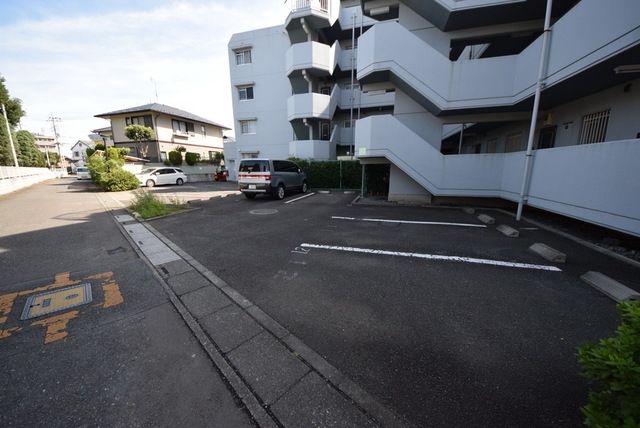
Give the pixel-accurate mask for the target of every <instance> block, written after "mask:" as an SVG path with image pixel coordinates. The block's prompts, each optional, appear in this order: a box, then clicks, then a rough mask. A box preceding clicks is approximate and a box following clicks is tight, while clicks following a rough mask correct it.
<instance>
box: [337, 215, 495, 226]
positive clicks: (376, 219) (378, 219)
mask: <svg viewBox="0 0 640 428" xmlns="http://www.w3.org/2000/svg"><path fill="white" fill-rule="evenodd" d="M331 218H332V219H334V220H351V221H372V222H380V223H405V224H425V225H436V226H459V227H484V228H486V227H487V226H486V225H484V224H470V223H448V222H443V221H414V220H388V219H383V218H355V217H340V216H332V217H331Z"/></svg>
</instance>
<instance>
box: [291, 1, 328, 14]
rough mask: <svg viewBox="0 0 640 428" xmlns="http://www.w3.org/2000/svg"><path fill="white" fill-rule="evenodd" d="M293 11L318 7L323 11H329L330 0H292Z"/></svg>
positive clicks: (317, 8)
mask: <svg viewBox="0 0 640 428" xmlns="http://www.w3.org/2000/svg"><path fill="white" fill-rule="evenodd" d="M290 4H291V11H292V12H295V11H298V10H301V9H316V10H319V11H322V12H329V0H291V3H290Z"/></svg>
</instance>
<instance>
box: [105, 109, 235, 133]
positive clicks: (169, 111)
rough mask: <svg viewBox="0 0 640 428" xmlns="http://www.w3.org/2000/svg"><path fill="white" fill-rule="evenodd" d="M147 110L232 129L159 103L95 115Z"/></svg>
mask: <svg viewBox="0 0 640 428" xmlns="http://www.w3.org/2000/svg"><path fill="white" fill-rule="evenodd" d="M145 111H155V112H158V113H163V114H166V115H168V116H174V117H179V118H182V119H190V120H193V121H194V122H201V123H206V124H208V125H213V126H217V127H219V128H222V129H231V128H229V127H227V126H224V125H220V124H219V123H216V122H214V121H212V120H209V119H205V118H204V117H200V116H197V115H195V114H193V113H189V112H188V111H184V110H180V109H178V108H175V107H171V106H167V105H164V104H159V103H151V104H144V105H141V106H136V107H129V108H125V109H122V110H114V111H110V112H107V113H101V114H96V115H95V117H102V118H109V117H111V116H115V115H118V114H126V113H140V112H145Z"/></svg>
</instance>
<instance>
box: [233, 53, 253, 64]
mask: <svg viewBox="0 0 640 428" xmlns="http://www.w3.org/2000/svg"><path fill="white" fill-rule="evenodd" d="M235 52H236V65H243V64H251V49H242V50H238V51H235Z"/></svg>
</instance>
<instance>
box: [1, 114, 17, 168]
mask: <svg viewBox="0 0 640 428" xmlns="http://www.w3.org/2000/svg"><path fill="white" fill-rule="evenodd" d="M0 106H2V115H3V116H4V122H5V123H6V124H7V134H8V135H9V143H10V144H11V154H12V155H13V163H14V164H15V165H16V173H17V174H18V175H20V165H18V156H16V148H15V146H14V145H13V136H12V135H11V127H10V126H9V119H8V118H7V109H6V108H5V106H4V104H0Z"/></svg>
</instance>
